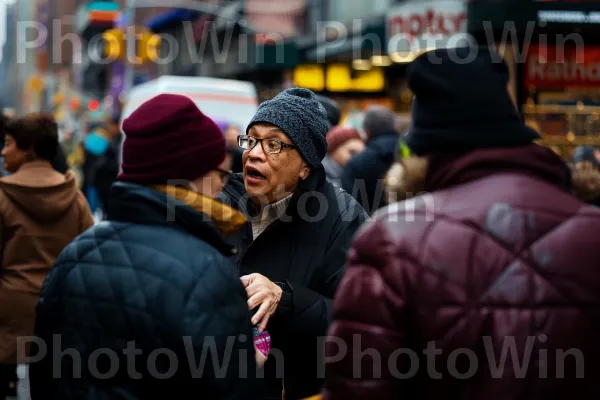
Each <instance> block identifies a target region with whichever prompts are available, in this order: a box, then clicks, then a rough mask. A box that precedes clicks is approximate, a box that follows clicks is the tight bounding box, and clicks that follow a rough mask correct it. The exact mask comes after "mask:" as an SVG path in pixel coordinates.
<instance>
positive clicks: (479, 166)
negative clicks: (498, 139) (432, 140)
mask: <svg viewBox="0 0 600 400" xmlns="http://www.w3.org/2000/svg"><path fill="white" fill-rule="evenodd" d="M498 173H517V174H522V175H528V176H532V177H534V178H537V179H541V180H544V181H546V182H549V183H551V184H554V185H556V186H559V187H561V188H563V189H565V190H570V172H569V168H568V166H567V165H566V164H565V163H564V162H563V161H562V160H561V159H560V158H559V157H558V156H557V155H556V154H555V153H554V152H553V151H551V150H550V149H547V148H545V147H542V146H540V145H537V144H530V145H527V146H519V147H513V148H493V149H479V150H475V151H472V152H469V153H463V154H434V155H431V156H430V158H429V167H428V172H427V177H426V179H425V188H424V189H425V191H435V190H440V189H444V188H447V187H450V186H454V185H459V184H464V183H467V182H470V181H474V180H477V179H481V178H485V177H487V176H490V175H494V174H498Z"/></svg>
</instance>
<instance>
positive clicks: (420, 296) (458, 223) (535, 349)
mask: <svg viewBox="0 0 600 400" xmlns="http://www.w3.org/2000/svg"><path fill="white" fill-rule="evenodd" d="M430 169H431V172H430V173H429V174H428V176H429V179H428V181H427V185H426V190H427V191H429V192H432V194H431V196H428V197H427V198H423V197H421V198H420V199H417V200H409V201H407V202H404V203H398V204H394V205H391V206H390V207H389V208H387V209H385V210H382V212H381V213H380V214H378V215H377V216H376V218H375V220H374V222H373V223H371V224H369V225H368V226H366V227H365V229H364V230H362V231H361V232H360V234H359V235H358V237H357V239H356V242H355V243H354V246H353V248H352V250H351V252H350V256H349V257H350V261H349V266H348V270H347V273H346V276H345V277H344V280H343V282H342V284H341V285H340V288H339V290H338V294H337V296H336V300H335V308H334V319H335V322H334V323H333V324H332V327H331V330H330V332H329V333H330V334H331V335H333V336H336V337H338V338H341V339H342V340H343V341H345V343H346V346H348V348H349V349H351V348H352V344H353V343H354V344H356V345H360V346H361V347H360V349H362V350H361V351H362V352H366V351H365V349H370V351H371V353H376V354H377V357H378V359H379V357H380V359H381V361H380V363H379V367H381V369H379V370H377V369H375V370H374V369H373V368H374V367H373V365H374V364H373V357H372V356H371V355H363V356H362V358H360V361H358V362H356V363H355V364H354V366H353V360H356V359H357V358H356V351H357V350H355V351H354V352H348V353H347V355H346V356H345V357H342V358H341V360H340V361H339V362H331V363H329V364H328V365H327V367H326V376H327V382H326V392H325V398H326V399H328V400H336V399H343V400H351V399H361V400H362V399H377V400H385V399H416V398H419V399H442V398H444V399H449V398H452V399H472V400H475V399H481V400H496V399H498V400H500V399H502V400H513V399H514V400H516V399H528V400H542V399H543V400H548V399H557V400H558V399H570V398H572V399H589V400H592V399H597V398H598V376H600V341H598V332H600V269H599V268H598V267H599V264H598V263H599V261H600V210H598V209H597V208H594V207H590V206H586V205H585V204H584V203H583V202H581V201H580V200H578V199H576V198H575V197H573V196H572V195H571V194H569V193H568V190H567V188H566V184H567V181H566V179H565V177H566V176H567V174H566V173H565V172H566V166H565V165H564V164H563V163H562V161H561V160H559V159H558V157H557V156H556V155H554V154H553V153H552V152H551V151H550V150H547V149H544V148H541V147H539V146H537V145H531V146H526V147H521V148H514V149H506V150H502V149H499V150H480V151H476V152H473V153H470V154H467V155H464V156H462V157H458V158H454V159H452V158H450V159H447V160H442V161H441V162H433V163H432V164H431V166H430ZM353 335H359V336H360V339H361V343H358V344H357V343H356V337H355V336H353ZM353 339H354V342H353ZM336 348H337V346H331V347H330V348H328V351H327V352H328V355H330V356H335V354H337V353H336V351H337V350H336ZM511 349H512V350H515V353H514V354H512V350H511ZM570 349H577V350H574V351H573V353H574V354H578V353H579V352H580V354H581V355H582V356H577V355H573V354H569V356H566V357H565V358H564V361H563V357H562V355H561V354H564V353H561V352H567V351H569V350H570ZM400 350H402V351H404V354H403V355H400V353H399V351H400ZM543 350H544V351H543ZM424 351H428V354H429V355H428V356H426V355H425V353H424ZM371 353H369V354H371ZM436 353H437V354H436ZM409 354H410V355H412V358H411V359H409V357H408V355H409ZM502 354H504V355H505V356H507V358H504V357H505V356H503V355H502ZM353 356H355V358H353ZM514 357H518V360H515V359H514ZM409 360H410V361H409ZM502 360H504V361H502ZM577 360H580V361H582V363H580V364H578V361H577ZM515 363H516V364H515ZM490 366H492V367H490ZM358 367H361V371H360V372H361V376H360V378H358V379H355V378H356V376H353V372H354V373H358ZM411 368H412V369H411ZM562 373H564V379H560V378H559V379H557V376H560V375H561V374H562ZM374 374H376V375H375V376H379V378H378V379H373V378H374ZM379 374H380V375H379ZM401 374H402V375H404V379H400V378H399V377H400V376H402V375H401ZM546 374H547V375H546ZM557 374H558V375H557ZM577 374H579V376H580V377H582V378H581V379H575V378H576V375H577ZM545 376H546V377H545Z"/></svg>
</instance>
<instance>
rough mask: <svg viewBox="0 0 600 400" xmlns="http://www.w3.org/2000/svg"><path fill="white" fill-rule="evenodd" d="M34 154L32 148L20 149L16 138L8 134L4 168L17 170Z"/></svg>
mask: <svg viewBox="0 0 600 400" xmlns="http://www.w3.org/2000/svg"><path fill="white" fill-rule="evenodd" d="M32 155H33V154H32V151H31V150H21V149H19V148H18V147H17V142H15V139H14V138H13V137H12V136H10V135H6V137H5V139H4V148H3V149H2V157H4V168H5V169H6V170H7V171H8V172H16V171H17V170H18V169H19V168H20V167H21V165H23V163H25V161H27V160H28V159H30V158H31V156H32Z"/></svg>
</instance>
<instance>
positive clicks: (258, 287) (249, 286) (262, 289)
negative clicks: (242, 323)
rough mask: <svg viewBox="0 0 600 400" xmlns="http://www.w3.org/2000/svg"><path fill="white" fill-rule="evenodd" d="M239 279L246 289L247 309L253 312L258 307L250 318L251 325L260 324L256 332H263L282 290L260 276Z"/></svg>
mask: <svg viewBox="0 0 600 400" xmlns="http://www.w3.org/2000/svg"><path fill="white" fill-rule="evenodd" d="M240 279H241V280H242V284H243V285H244V287H245V288H246V295H247V296H248V308H249V309H250V310H254V309H255V308H256V307H258V306H259V305H260V308H259V309H258V311H257V312H256V314H255V315H254V317H252V325H256V324H259V323H260V325H259V327H258V331H259V332H263V331H264V330H265V329H266V328H267V323H268V322H269V318H271V316H272V315H273V314H275V311H276V310H277V306H278V305H279V301H280V300H281V293H282V292H283V290H282V289H281V288H280V287H279V286H277V285H276V284H274V283H273V282H271V281H270V280H269V279H267V278H265V277H264V276H262V275H260V274H251V275H246V276H242V277H241V278H240Z"/></svg>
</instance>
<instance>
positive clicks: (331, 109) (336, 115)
mask: <svg viewBox="0 0 600 400" xmlns="http://www.w3.org/2000/svg"><path fill="white" fill-rule="evenodd" d="M316 97H317V100H318V101H319V103H321V105H322V106H323V108H325V111H326V112H327V120H328V121H329V125H330V128H335V127H336V126H338V125H339V124H340V120H341V118H342V113H341V111H340V106H339V105H338V103H337V102H336V101H335V100H333V99H331V98H329V97H327V96H323V95H321V94H318V95H316Z"/></svg>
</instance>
